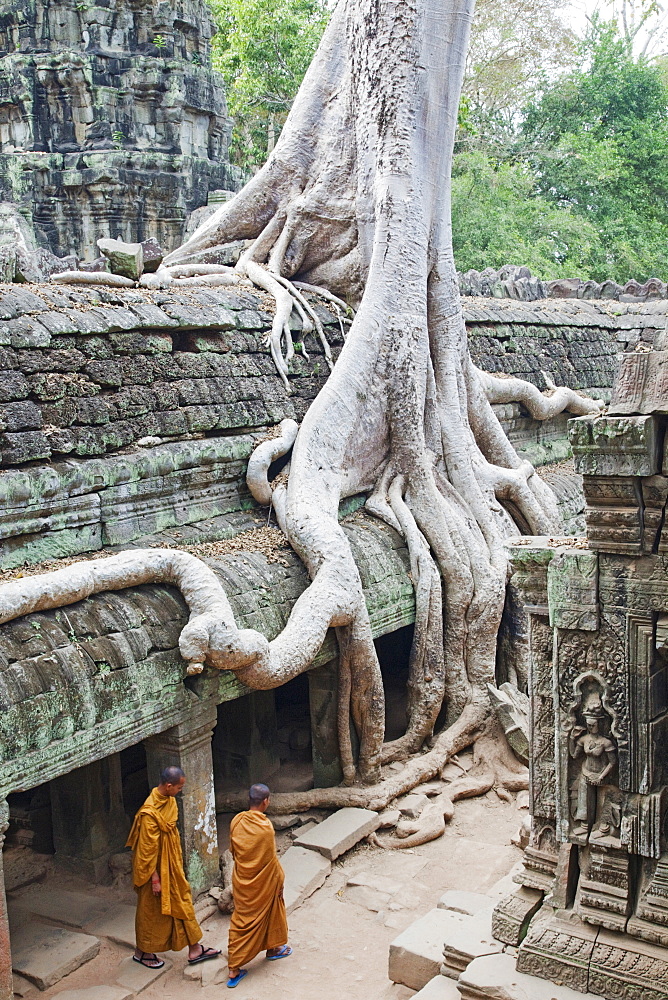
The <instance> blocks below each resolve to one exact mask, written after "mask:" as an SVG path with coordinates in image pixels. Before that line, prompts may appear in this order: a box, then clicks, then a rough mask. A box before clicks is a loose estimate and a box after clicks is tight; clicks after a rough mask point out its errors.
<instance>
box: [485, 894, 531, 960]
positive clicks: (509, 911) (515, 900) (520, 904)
mask: <svg viewBox="0 0 668 1000" xmlns="http://www.w3.org/2000/svg"><path fill="white" fill-rule="evenodd" d="M542 902H543V893H542V892H540V891H539V890H538V889H531V888H526V887H525V886H520V887H519V888H518V889H516V890H515V891H514V892H513V893H511V895H510V896H506V898H505V899H503V900H501V902H500V903H497V905H496V906H495V907H494V912H493V914H492V934H493V935H494V937H495V938H496V939H497V941H503V943H504V944H510V945H513V946H514V947H517V946H518V945H519V944H520V943H521V941H522V940H523V938H524V936H525V935H526V932H527V930H528V928H529V921H530V920H531V918H532V917H533V915H534V913H536V911H537V910H538V908H539V907H540V905H541V903H542Z"/></svg>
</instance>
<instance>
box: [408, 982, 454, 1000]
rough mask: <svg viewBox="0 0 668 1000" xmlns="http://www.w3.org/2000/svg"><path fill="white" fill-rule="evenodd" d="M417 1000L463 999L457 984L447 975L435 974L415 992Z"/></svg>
mask: <svg viewBox="0 0 668 1000" xmlns="http://www.w3.org/2000/svg"><path fill="white" fill-rule="evenodd" d="M415 998H416V1000H461V993H460V992H459V990H458V989H457V984H456V983H454V982H453V981H452V979H449V978H448V977H447V976H434V978H433V979H430V980H429V982H428V983H427V985H426V986H423V987H422V989H421V990H420V991H419V992H418V993H416V994H415Z"/></svg>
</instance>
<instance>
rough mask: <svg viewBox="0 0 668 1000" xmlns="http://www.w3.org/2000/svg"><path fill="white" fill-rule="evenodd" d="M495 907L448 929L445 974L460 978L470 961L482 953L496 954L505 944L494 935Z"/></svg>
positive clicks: (445, 949)
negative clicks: (493, 915) (493, 919)
mask: <svg viewBox="0 0 668 1000" xmlns="http://www.w3.org/2000/svg"><path fill="white" fill-rule="evenodd" d="M492 913H493V907H491V906H490V907H488V908H487V909H486V910H480V911H479V912H478V913H476V914H475V915H474V916H472V917H465V918H464V919H463V920H462V922H461V923H460V924H459V926H457V927H453V928H452V930H450V931H448V934H447V936H446V938H445V942H444V946H443V965H442V966H441V972H442V973H443V975H444V976H450V977H451V978H452V979H458V978H459V975H460V973H461V972H463V971H464V969H465V968H466V967H467V965H468V964H469V962H472V961H473V960H474V959H475V958H480V957H481V956H482V955H494V954H496V953H498V952H500V951H501V950H502V948H503V945H502V944H501V942H500V941H496V940H495V938H494V937H493V935H492Z"/></svg>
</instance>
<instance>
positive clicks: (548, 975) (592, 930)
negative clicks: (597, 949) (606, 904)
mask: <svg viewBox="0 0 668 1000" xmlns="http://www.w3.org/2000/svg"><path fill="white" fill-rule="evenodd" d="M598 934H599V929H598V928H597V927H591V926H589V925H588V924H584V923H581V922H579V921H578V920H577V919H576V918H574V919H572V920H570V921H566V920H564V921H562V920H559V919H558V918H556V917H554V918H552V919H551V920H549V921H545V920H539V921H534V923H533V924H532V926H531V927H530V928H529V932H528V934H527V936H526V937H525V939H524V941H523V942H522V944H521V946H520V951H519V956H518V959H517V970H518V972H523V973H526V974H527V975H530V976H539V977H540V978H541V979H551V980H553V981H557V982H559V983H560V984H562V985H564V986H568V987H570V988H571V989H574V990H579V991H580V992H581V993H586V992H587V988H588V983H589V969H590V963H591V960H592V954H593V951H594V945H595V942H596V938H597V937H598Z"/></svg>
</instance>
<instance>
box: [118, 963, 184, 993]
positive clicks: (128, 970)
mask: <svg viewBox="0 0 668 1000" xmlns="http://www.w3.org/2000/svg"><path fill="white" fill-rule="evenodd" d="M171 967H172V963H171V962H170V961H165V964H164V965H163V967H162V968H161V969H148V968H147V967H146V966H145V965H141V963H140V962H133V961H132V955H129V956H128V957H127V958H124V959H123V961H122V962H121V964H120V965H119V966H118V969H117V970H116V984H117V985H118V986H124V987H125V988H126V989H127V990H130V992H131V993H141V992H142V991H143V990H145V989H147V988H148V987H149V986H150V985H151V984H152V983H154V982H155V981H156V979H160V977H161V976H164V975H165V973H166V972H169V970H170V969H171Z"/></svg>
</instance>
